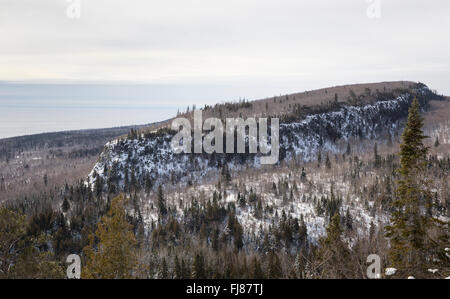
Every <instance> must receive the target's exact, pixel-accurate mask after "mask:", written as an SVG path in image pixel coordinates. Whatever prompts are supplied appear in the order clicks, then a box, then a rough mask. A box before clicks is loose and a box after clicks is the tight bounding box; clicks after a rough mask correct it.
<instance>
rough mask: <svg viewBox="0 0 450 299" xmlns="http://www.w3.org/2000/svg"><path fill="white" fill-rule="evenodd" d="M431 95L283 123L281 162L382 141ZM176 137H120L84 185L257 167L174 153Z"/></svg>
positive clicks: (253, 160) (247, 161)
mask: <svg viewBox="0 0 450 299" xmlns="http://www.w3.org/2000/svg"><path fill="white" fill-rule="evenodd" d="M435 96H436V95H435V94H434V93H433V92H432V91H430V90H429V89H428V88H427V87H426V86H420V87H416V88H415V89H411V90H409V91H408V92H405V93H403V94H401V95H399V96H397V97H395V98H392V99H387V100H386V99H383V100H380V101H377V102H375V103H373V104H366V105H360V106H351V105H347V106H344V107H340V108H338V109H333V110H332V111H327V112H324V113H319V114H313V115H308V116H307V117H306V118H304V119H302V120H299V121H293V122H289V123H281V124H280V161H283V160H289V159H292V158H293V157H297V158H300V159H303V160H304V161H311V160H314V159H316V157H317V153H318V151H319V150H320V151H322V152H331V153H339V152H340V151H343V150H345V148H343V147H342V146H339V145H338V141H346V140H348V139H349V138H361V139H380V138H385V137H387V136H388V135H389V134H394V132H395V131H397V130H398V129H399V128H401V127H402V124H403V122H402V121H403V120H404V118H405V117H406V116H407V114H408V107H409V105H410V103H411V101H412V99H413V98H414V97H417V98H418V99H419V100H420V102H421V104H422V106H423V107H424V108H426V107H427V103H428V101H429V100H430V99H431V98H433V97H435ZM174 134H175V133H174V132H172V131H170V130H167V129H162V130H160V131H158V132H154V133H150V134H145V136H144V135H141V136H139V137H138V138H135V139H132V138H122V139H117V140H114V141H112V142H109V143H107V144H106V145H105V148H104V151H103V152H102V154H101V156H100V158H99V160H98V162H97V163H96V164H95V166H94V168H93V170H92V172H91V173H90V174H89V177H88V183H90V184H91V185H92V186H94V185H96V184H98V183H100V184H102V186H103V188H105V189H106V188H110V187H111V186H112V188H114V190H117V191H118V190H121V189H122V188H123V187H124V185H126V184H134V185H138V186H140V187H144V186H145V185H146V184H148V185H152V186H156V185H158V184H160V183H164V182H167V181H170V182H172V183H179V184H188V183H189V182H190V181H192V180H196V181H199V180H202V179H204V178H206V179H211V178H214V177H216V176H217V174H218V173H219V172H220V171H221V169H222V167H223V165H225V164H226V165H227V166H228V168H230V169H235V170H237V169H240V168H242V167H249V166H250V167H260V166H261V165H260V162H259V159H260V155H259V154H205V153H204V154H175V153H173V151H172V148H171V145H170V141H171V139H172V137H173V136H174ZM386 140H387V138H385V141H386ZM385 141H384V142H385ZM341 143H342V142H341ZM149 182H151V183H149ZM125 183H126V184H125Z"/></svg>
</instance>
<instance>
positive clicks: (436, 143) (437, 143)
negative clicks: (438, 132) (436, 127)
mask: <svg viewBox="0 0 450 299" xmlns="http://www.w3.org/2000/svg"><path fill="white" fill-rule="evenodd" d="M439 145H440V143H439V137H438V136H436V140H435V141H434V147H438V146H439Z"/></svg>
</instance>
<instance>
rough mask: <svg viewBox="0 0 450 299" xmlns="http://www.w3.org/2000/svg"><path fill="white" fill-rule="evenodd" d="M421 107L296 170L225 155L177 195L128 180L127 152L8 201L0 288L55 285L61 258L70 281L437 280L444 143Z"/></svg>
mask: <svg viewBox="0 0 450 299" xmlns="http://www.w3.org/2000/svg"><path fill="white" fill-rule="evenodd" d="M423 106H424V103H423V102H422V109H421V107H420V103H419V101H418V100H417V99H415V100H414V101H412V103H411V105H410V108H409V112H407V113H406V114H407V120H406V122H405V124H404V126H401V127H398V130H401V131H400V132H399V133H398V134H392V135H391V134H387V135H386V134H378V135H374V137H373V138H370V137H364V138H363V137H362V136H358V135H357V134H356V135H355V136H350V138H348V140H347V141H346V142H344V143H343V144H342V147H343V150H342V151H338V152H333V151H330V150H326V149H325V148H324V147H320V148H319V149H318V150H317V155H316V156H315V158H314V159H310V160H307V161H305V160H303V159H296V157H295V155H293V156H292V157H291V158H290V159H285V160H283V161H281V162H280V163H279V164H277V165H275V166H271V167H270V168H254V167H250V166H248V165H246V164H245V163H243V164H242V165H243V166H242V167H241V168H236V167H235V166H234V164H233V163H232V162H233V159H230V160H227V159H226V157H224V159H217V161H216V162H215V163H214V168H216V172H215V174H214V175H211V176H209V177H206V178H205V179H201V178H200V177H195V176H188V180H187V181H186V184H179V181H178V180H177V179H176V178H173V177H172V178H171V175H170V174H169V176H168V178H167V179H165V180H164V181H163V182H162V181H161V180H158V178H155V177H154V176H152V175H145V173H144V175H139V174H142V173H143V172H138V170H137V169H136V167H139V164H135V163H133V155H131V156H129V157H130V158H129V160H127V164H126V165H127V166H126V167H124V168H123V169H122V168H120V169H114V167H112V168H108V167H105V168H106V169H104V170H102V174H103V176H101V175H100V173H96V171H93V172H92V173H91V175H92V176H93V178H94V179H95V180H93V181H89V180H86V179H81V180H78V181H77V182H75V183H65V184H63V185H62V186H60V187H55V188H50V189H45V190H42V191H41V192H37V191H36V192H34V193H33V194H31V195H30V194H28V195H26V196H25V195H19V196H17V197H15V198H10V199H8V200H6V201H4V202H3V204H2V205H1V206H0V256H1V258H0V261H1V263H0V278H64V277H66V268H67V263H66V258H67V256H68V255H70V254H78V255H80V256H81V263H82V271H81V277H82V278H159V279H164V278H175V279H181V278H199V279H200V278H218V279H219V278H299V279H306V278H367V272H366V269H367V266H368V264H367V257H368V256H369V255H370V254H377V255H379V256H380V257H381V261H382V269H386V272H385V271H383V272H382V273H381V277H383V278H406V277H409V276H413V277H415V278H445V277H448V276H450V252H449V250H450V249H449V247H450V240H449V237H450V236H449V233H450V230H449V221H448V219H449V217H450V189H449V183H450V182H449V180H448V178H449V172H450V156H449V154H448V150H447V147H446V144H443V143H445V141H444V140H443V139H445V138H448V136H444V137H442V135H439V136H440V137H441V139H439V136H436V137H435V139H433V140H432V141H431V140H430V138H425V136H424V119H423V116H422V115H423V113H424V109H423V108H424V107H423ZM230 107H231V108H230V109H234V108H233V107H232V106H230ZM407 111H408V110H407ZM399 117H400V116H399ZM447 131H448V130H447ZM161 132H164V130H162V131H161ZM161 132H159V133H158V132H157V133H149V132H147V133H146V134H142V135H141V134H139V133H138V131H136V130H134V129H133V130H131V131H130V132H129V134H128V135H126V136H122V137H121V140H123V141H127V140H130V141H133V140H134V141H136V142H137V140H139V139H146V138H156V137H157V136H158V134H164V133H161ZM329 132H330V131H329ZM336 139H339V138H336ZM134 141H133V142H134ZM362 145H363V146H362ZM148 150H151V149H148ZM144 152H145V148H144ZM147 154H149V153H147ZM56 155H57V153H56ZM159 158H161V157H159ZM194 160H195V159H194ZM119 172H120V175H119ZM106 174H108V175H106ZM91 182H94V183H93V184H92V183H91ZM388 269H389V271H387V270H388Z"/></svg>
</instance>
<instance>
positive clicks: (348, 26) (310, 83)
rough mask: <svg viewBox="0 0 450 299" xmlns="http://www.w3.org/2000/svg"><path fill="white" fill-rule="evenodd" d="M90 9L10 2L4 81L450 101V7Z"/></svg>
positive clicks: (277, 0) (107, 3)
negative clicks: (409, 93) (418, 84)
mask: <svg viewBox="0 0 450 299" xmlns="http://www.w3.org/2000/svg"><path fill="white" fill-rule="evenodd" d="M73 1H77V0H73ZM80 2H81V15H80V18H78V19H72V18H69V17H68V15H67V9H68V7H69V6H70V5H71V3H69V1H66V0H39V1H36V0H0V80H1V81H33V82H35V81H42V82H60V81H63V82H71V81H73V82H78V81H81V82H109V81H114V82H117V81H126V82H139V83H146V84H156V85H158V84H159V85H169V86H170V85H183V86H190V85H192V86H203V85H204V86H214V85H226V86H228V87H229V88H230V89H236V90H243V91H242V92H243V93H244V94H242V96H247V97H250V98H251V97H252V96H255V97H256V96H260V95H261V94H263V93H267V94H266V96H272V95H273V94H278V93H288V92H294V91H303V90H306V89H313V88H319V87H327V86H333V85H338V84H346V83H349V84H350V83H357V82H374V81H385V80H413V81H422V82H424V83H426V84H428V85H429V86H430V87H431V88H434V89H437V90H438V91H439V92H441V93H444V94H450V51H449V49H450V34H449V29H450V1H448V0H433V1H424V0H408V1H405V0H381V1H378V0H373V1H372V3H369V2H368V1H366V0H339V1H336V0H310V1H302V0H292V1H289V0H270V1H269V0H220V1H217V0H160V1H155V0H142V1H141V0H132V1H130V0H80ZM375 2H377V3H380V4H381V10H380V14H379V18H373V16H377V11H376V9H375V10H370V13H369V14H368V13H367V10H368V8H369V6H371V5H377V3H375ZM371 7H372V8H374V7H375V6H371ZM369 16H371V17H372V18H371V17H369ZM257 90H258V91H257ZM195 92H197V93H201V89H197V88H196V89H195ZM245 93H247V94H245Z"/></svg>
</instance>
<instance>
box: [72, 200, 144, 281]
mask: <svg viewBox="0 0 450 299" xmlns="http://www.w3.org/2000/svg"><path fill="white" fill-rule="evenodd" d="M124 201H125V199H124V197H123V195H119V196H117V197H115V198H113V200H112V202H111V208H110V209H109V211H108V213H107V215H105V216H103V217H102V218H101V220H100V223H99V224H98V225H97V230H96V232H95V234H90V236H89V240H90V242H89V245H88V246H86V247H85V248H84V249H83V252H84V255H85V258H86V263H85V266H84V267H83V269H82V272H81V276H82V277H83V278H107V279H115V278H132V277H133V274H134V273H133V270H134V269H135V267H136V264H137V258H136V253H135V247H136V244H137V242H136V238H135V236H134V234H133V228H132V225H131V224H129V223H128V222H127V220H126V213H125V207H124ZM96 240H98V243H97V242H96Z"/></svg>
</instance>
